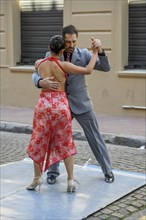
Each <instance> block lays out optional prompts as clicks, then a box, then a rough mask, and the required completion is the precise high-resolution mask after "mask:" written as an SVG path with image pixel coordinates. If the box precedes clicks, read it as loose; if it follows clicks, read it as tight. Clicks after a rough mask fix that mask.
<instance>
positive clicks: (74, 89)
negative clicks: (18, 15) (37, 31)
mask: <svg viewBox="0 0 146 220" xmlns="http://www.w3.org/2000/svg"><path fill="white" fill-rule="evenodd" d="M49 54H50V53H49V52H48V53H47V54H46V56H49ZM91 56H92V55H91V53H90V52H89V51H88V50H87V49H80V48H75V50H74V52H73V54H72V59H71V63H73V64H75V65H77V66H82V67H86V65H87V64H88V63H89V61H90V59H91ZM60 60H61V61H63V60H64V58H63V56H62V57H61V58H60ZM94 69H95V70H100V71H104V72H107V71H109V70H110V64H109V61H108V58H107V56H106V55H104V56H100V55H99V59H97V61H96V65H95V67H94ZM39 79H40V76H39V75H38V73H37V72H34V73H33V75H32V80H33V82H34V84H35V85H37V83H38V80H39ZM66 94H67V97H68V101H69V105H70V109H71V111H72V112H73V113H75V114H82V113H85V112H88V111H90V110H91V109H92V106H93V105H92V101H91V98H90V96H89V93H88V90H87V84H86V81H85V75H75V74H69V76H68V77H67V82H66Z"/></svg>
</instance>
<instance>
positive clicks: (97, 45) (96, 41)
mask: <svg viewBox="0 0 146 220" xmlns="http://www.w3.org/2000/svg"><path fill="white" fill-rule="evenodd" d="M91 40H92V48H97V50H98V53H102V52H103V50H102V47H101V41H100V40H99V39H95V38H94V37H92V38H91Z"/></svg>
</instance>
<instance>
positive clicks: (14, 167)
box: [1, 159, 146, 220]
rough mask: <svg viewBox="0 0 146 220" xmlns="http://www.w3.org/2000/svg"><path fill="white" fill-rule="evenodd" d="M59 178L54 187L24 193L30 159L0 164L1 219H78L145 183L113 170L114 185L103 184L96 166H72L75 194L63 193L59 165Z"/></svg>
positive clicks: (135, 175)
mask: <svg viewBox="0 0 146 220" xmlns="http://www.w3.org/2000/svg"><path fill="white" fill-rule="evenodd" d="M60 171H61V175H60V176H59V177H58V179H57V182H56V184H55V185H48V184H47V183H46V173H45V174H44V175H43V179H44V183H43V185H42V187H41V191H40V192H39V191H37V190H36V191H28V190H26V189H25V188H26V186H27V185H29V184H30V183H31V181H32V178H33V165H32V161H31V160H30V159H25V160H23V161H19V162H15V163H9V164H5V165H1V219H2V220H14V219H15V220H81V219H83V218H85V217H87V216H89V215H91V214H92V213H94V212H96V211H98V210H100V209H101V208H104V207H106V206H107V205H109V204H111V203H113V202H114V201H116V200H118V199H120V198H121V197H123V196H125V195H127V194H128V193H130V192H132V191H134V190H136V189H137V188H139V187H141V186H143V185H144V184H145V183H146V176H145V175H144V174H139V173H132V172H124V171H120V170H114V174H115V182H114V183H112V184H109V183H106V182H105V181H104V175H103V173H102V171H101V169H100V167H98V166H94V165H88V166H87V167H83V166H78V165H75V178H76V179H77V180H78V182H79V183H80V184H79V185H78V184H77V191H76V192H75V193H67V192H66V188H67V182H66V179H67V177H66V171H65V168H64V164H63V163H61V164H60Z"/></svg>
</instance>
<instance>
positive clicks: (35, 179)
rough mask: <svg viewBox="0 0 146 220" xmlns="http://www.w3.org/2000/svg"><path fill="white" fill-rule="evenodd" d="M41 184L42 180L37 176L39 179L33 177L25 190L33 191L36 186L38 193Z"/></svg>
mask: <svg viewBox="0 0 146 220" xmlns="http://www.w3.org/2000/svg"><path fill="white" fill-rule="evenodd" d="M42 183H43V180H42V178H41V177H40V176H39V177H35V178H34V179H33V181H32V183H31V184H30V185H29V186H27V187H26V189H28V190H35V189H36V188H37V186H38V187H39V191H40V189H41V185H42Z"/></svg>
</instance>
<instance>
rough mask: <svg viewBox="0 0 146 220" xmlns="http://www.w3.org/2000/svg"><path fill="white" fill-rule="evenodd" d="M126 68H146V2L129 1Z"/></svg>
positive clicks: (138, 0)
mask: <svg viewBox="0 0 146 220" xmlns="http://www.w3.org/2000/svg"><path fill="white" fill-rule="evenodd" d="M128 64H129V65H128V66H126V67H125V69H146V2H145V0H130V2H129V60H128Z"/></svg>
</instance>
